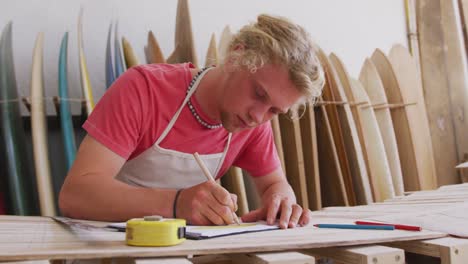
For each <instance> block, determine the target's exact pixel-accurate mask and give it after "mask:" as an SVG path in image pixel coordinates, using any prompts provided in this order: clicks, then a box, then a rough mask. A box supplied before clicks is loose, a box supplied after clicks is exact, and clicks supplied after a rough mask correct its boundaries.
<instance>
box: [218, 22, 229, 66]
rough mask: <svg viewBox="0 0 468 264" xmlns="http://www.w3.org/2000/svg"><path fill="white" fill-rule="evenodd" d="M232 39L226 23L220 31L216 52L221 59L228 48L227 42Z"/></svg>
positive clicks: (222, 59)
mask: <svg viewBox="0 0 468 264" xmlns="http://www.w3.org/2000/svg"><path fill="white" fill-rule="evenodd" d="M231 39H232V32H231V27H229V25H226V26H225V27H224V29H223V32H222V33H221V38H220V39H219V45H218V53H219V57H220V60H221V61H224V58H225V56H226V52H227V49H228V48H229V43H230V42H231Z"/></svg>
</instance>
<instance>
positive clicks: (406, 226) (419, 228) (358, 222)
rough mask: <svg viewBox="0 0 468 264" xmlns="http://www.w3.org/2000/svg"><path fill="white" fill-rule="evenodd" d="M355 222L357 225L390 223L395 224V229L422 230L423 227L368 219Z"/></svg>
mask: <svg viewBox="0 0 468 264" xmlns="http://www.w3.org/2000/svg"><path fill="white" fill-rule="evenodd" d="M355 223H356V225H389V226H394V227H395V229H400V230H408V231H421V227H419V226H410V225H398V224H387V223H378V222H368V221H356V222H355Z"/></svg>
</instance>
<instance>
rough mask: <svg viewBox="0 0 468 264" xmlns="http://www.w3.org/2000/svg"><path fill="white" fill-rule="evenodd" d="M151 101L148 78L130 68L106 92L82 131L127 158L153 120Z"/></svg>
mask: <svg viewBox="0 0 468 264" xmlns="http://www.w3.org/2000/svg"><path fill="white" fill-rule="evenodd" d="M150 98H151V97H150V95H149V89H148V84H147V81H146V79H145V78H144V76H143V75H142V74H141V73H140V72H139V71H138V70H136V69H135V68H131V69H129V70H128V71H126V72H125V73H124V74H123V75H121V76H120V77H119V78H118V79H117V80H116V81H115V82H114V83H113V84H112V86H111V87H110V88H109V89H108V90H107V91H106V93H105V94H104V95H103V97H102V98H101V99H100V100H99V102H98V104H97V105H96V107H95V108H94V110H93V111H92V112H91V114H90V116H89V117H88V119H87V120H86V122H85V123H84V125H83V128H84V129H85V130H86V132H88V134H89V135H90V136H92V137H93V138H94V139H96V140H97V141H98V142H100V143H101V144H103V145H104V146H106V147H107V148H109V149H110V150H112V151H113V152H115V153H116V154H118V155H120V156H121V157H123V158H125V159H128V158H129V157H130V155H131V154H132V152H133V151H134V150H135V148H136V146H137V144H138V142H139V140H140V137H141V135H142V131H144V129H145V124H147V123H148V122H147V120H148V118H150V117H149V114H148V112H149V111H148V106H149V104H150V100H151V99H150Z"/></svg>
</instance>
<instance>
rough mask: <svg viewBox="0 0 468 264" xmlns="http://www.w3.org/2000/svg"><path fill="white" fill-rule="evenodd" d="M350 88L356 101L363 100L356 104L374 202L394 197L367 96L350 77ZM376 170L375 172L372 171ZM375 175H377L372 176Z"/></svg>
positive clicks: (376, 124)
mask: <svg viewBox="0 0 468 264" xmlns="http://www.w3.org/2000/svg"><path fill="white" fill-rule="evenodd" d="M351 89H352V93H353V95H354V99H355V101H356V102H364V104H363V105H361V106H357V107H358V108H359V109H358V113H359V115H360V117H359V119H360V120H361V126H362V132H363V142H364V146H365V150H366V152H365V153H367V158H368V161H369V165H370V172H371V174H370V175H371V177H372V180H371V182H372V183H373V187H374V188H373V189H374V194H375V201H376V202H383V201H385V200H387V199H392V198H394V197H395V188H394V187H393V178H392V174H391V171H390V165H389V163H388V158H387V153H386V151H385V145H384V142H383V138H382V135H381V133H380V129H379V125H378V122H377V118H376V117H375V113H374V110H373V109H372V106H371V104H370V100H369V97H368V96H367V94H366V91H365V90H364V88H363V87H362V84H361V82H359V81H358V80H356V79H354V78H352V79H351ZM374 170H375V171H377V172H376V173H375V174H374V173H373V172H374ZM374 175H376V176H377V177H373V176H374Z"/></svg>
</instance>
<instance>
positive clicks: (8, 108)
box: [0, 22, 34, 215]
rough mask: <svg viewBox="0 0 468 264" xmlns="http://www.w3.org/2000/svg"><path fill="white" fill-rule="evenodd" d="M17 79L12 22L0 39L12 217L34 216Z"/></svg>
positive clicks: (1, 95) (3, 128)
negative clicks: (13, 215)
mask: <svg viewBox="0 0 468 264" xmlns="http://www.w3.org/2000/svg"><path fill="white" fill-rule="evenodd" d="M16 87H17V86H16V77H15V69H14V61H13V43H12V22H9V23H8V24H7V25H6V26H5V28H4V30H3V32H2V35H1V39H0V102H1V103H0V106H1V130H0V131H1V136H0V140H1V141H2V146H3V147H2V148H1V149H0V151H3V152H4V154H3V156H4V157H5V158H6V161H5V171H6V177H7V182H8V191H7V192H8V195H9V197H8V200H9V201H8V203H9V205H10V206H9V207H10V208H11V212H10V213H12V214H15V215H32V214H34V209H33V204H32V200H31V196H32V195H33V192H34V191H33V190H32V189H33V186H34V185H32V184H31V177H30V176H31V174H30V171H29V166H28V160H29V157H28V156H27V153H28V152H27V150H26V145H25V142H26V136H25V134H24V130H23V120H22V118H21V112H20V105H19V100H20V98H19V97H18V91H17V88H16Z"/></svg>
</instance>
